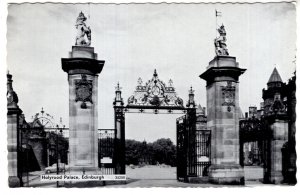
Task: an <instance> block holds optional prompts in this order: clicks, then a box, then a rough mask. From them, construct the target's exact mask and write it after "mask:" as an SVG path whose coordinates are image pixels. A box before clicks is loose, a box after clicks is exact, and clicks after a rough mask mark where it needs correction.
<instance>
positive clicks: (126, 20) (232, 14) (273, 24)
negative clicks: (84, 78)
mask: <svg viewBox="0 0 300 195" xmlns="http://www.w3.org/2000/svg"><path fill="white" fill-rule="evenodd" d="M215 9H217V10H219V11H221V12H222V17H220V18H218V25H221V24H222V23H223V24H224V25H225V28H226V31H227V47H228V50H229V54H230V55H231V56H235V57H236V58H237V61H238V62H239V64H240V67H241V68H246V69H247V71H246V72H245V73H244V74H243V75H242V76H241V77H240V107H241V109H242V111H243V112H246V111H247V109H248V107H249V106H250V105H256V106H259V104H260V102H262V89H263V88H266V83H267V81H268V79H269V77H270V74H271V73H272V70H273V69H274V67H276V68H277V69H278V71H279V73H280V75H281V78H282V80H283V81H284V82H286V81H287V80H288V79H289V78H290V77H291V76H292V75H293V72H294V71H295V64H294V63H293V61H294V60H295V54H296V53H295V52H296V11H295V6H294V4H292V3H268V4H120V5H116V4H90V5H88V4H53V3H52V4H49V3H45V4H11V5H10V6H9V7H8V17H7V69H8V70H9V72H10V73H11V74H12V75H13V80H14V83H13V87H14V90H15V91H16V92H17V94H18V97H19V106H20V108H21V109H22V110H23V112H24V114H25V117H26V120H27V122H30V121H31V120H32V118H31V117H32V116H33V115H34V114H35V113H37V112H39V111H40V110H41V108H42V107H43V108H44V110H45V111H46V112H47V113H49V114H51V115H53V116H54V117H55V119H56V122H58V121H59V117H62V119H63V123H64V124H66V126H67V127H68V126H69V125H68V123H69V120H68V116H69V114H68V113H69V108H68V101H69V98H68V96H69V94H68V82H67V74H66V73H65V72H63V70H62V69H61V58H66V57H68V52H69V51H71V48H72V46H73V45H74V44H75V34H76V29H75V21H76V18H77V16H78V14H79V12H80V11H83V12H84V13H85V15H86V16H88V21H87V25H89V26H90V27H91V30H92V45H91V46H92V47H94V48H95V52H96V53H98V59H99V60H105V65H104V68H103V70H102V72H101V73H100V75H99V80H98V90H99V92H98V123H99V124H98V128H101V129H104V128H113V127H114V115H113V105H112V103H113V99H114V95H115V93H114V90H115V86H116V84H117V82H120V85H121V87H122V96H123V98H124V100H125V103H127V99H128V97H129V96H131V95H132V94H133V92H134V89H135V87H136V85H137V79H138V78H139V77H141V78H142V79H143V81H147V80H149V79H151V78H152V75H153V71H154V69H156V70H157V73H158V77H159V78H160V79H161V80H163V81H164V82H165V83H167V81H168V80H169V79H172V80H173V82H174V86H175V88H176V91H177V95H178V96H179V97H181V98H182V99H183V100H184V102H186V101H187V98H188V90H189V88H190V86H193V89H194V90H195V99H196V102H197V103H198V104H199V103H200V104H201V105H202V106H206V89H205V86H206V83H205V81H204V80H202V79H200V78H199V75H200V74H202V73H203V72H204V71H205V70H206V67H207V65H208V62H209V61H210V60H212V59H213V58H214V56H215V52H214V43H213V40H214V38H215V37H216V18H215ZM179 116H180V115H148V114H147V115H142V114H126V138H127V139H137V140H144V139H145V140H146V141H150V142H151V141H154V140H156V139H158V138H161V137H169V138H171V140H172V141H173V142H175V138H176V137H175V136H176V123H175V121H176V118H177V117H179Z"/></svg>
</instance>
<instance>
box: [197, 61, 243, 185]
mask: <svg viewBox="0 0 300 195" xmlns="http://www.w3.org/2000/svg"><path fill="white" fill-rule="evenodd" d="M244 72H245V69H241V68H239V67H238V63H237V62H236V59H235V57H231V56H216V57H215V58H214V59H213V60H212V61H211V62H210V63H209V66H208V67H207V70H206V71H205V72H204V73H203V74H201V75H200V77H201V78H202V79H204V80H206V82H207V86H206V92H207V114H208V115H207V128H208V129H210V130H211V136H212V139H211V163H212V165H211V166H210V168H209V173H208V175H209V181H210V182H211V183H216V184H240V185H243V184H244V170H243V168H242V167H241V166H240V163H239V157H240V155H239V152H240V150H239V147H240V142H239V115H240V111H239V110H240V108H239V85H238V78H239V76H240V75H241V74H243V73H244Z"/></svg>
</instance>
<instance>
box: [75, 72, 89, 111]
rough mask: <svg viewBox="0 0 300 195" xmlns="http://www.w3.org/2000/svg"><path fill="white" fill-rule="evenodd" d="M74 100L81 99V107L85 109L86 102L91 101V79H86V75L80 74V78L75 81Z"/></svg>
mask: <svg viewBox="0 0 300 195" xmlns="http://www.w3.org/2000/svg"><path fill="white" fill-rule="evenodd" d="M75 86H76V87H75V94H76V98H75V101H76V102H78V101H82V103H81V108H82V109H86V108H87V105H86V102H91V103H93V101H92V92H93V81H89V80H87V79H86V75H84V74H82V75H81V79H80V80H77V81H75Z"/></svg>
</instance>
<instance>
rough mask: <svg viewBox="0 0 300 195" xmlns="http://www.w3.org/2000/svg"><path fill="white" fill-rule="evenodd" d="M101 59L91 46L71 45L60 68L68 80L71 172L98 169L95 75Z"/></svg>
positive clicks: (96, 89)
mask: <svg viewBox="0 0 300 195" xmlns="http://www.w3.org/2000/svg"><path fill="white" fill-rule="evenodd" d="M103 66H104V61H102V60H97V54H96V53H94V48H93V47H85V46H73V47H72V51H71V52H70V55H69V58H63V59H62V69H63V70H64V71H65V72H66V73H68V82H69V120H70V121H69V122H70V123H69V129H70V133H69V151H70V153H69V155H70V169H71V171H75V172H76V171H77V172H81V173H82V172H85V173H88V172H89V171H91V173H96V172H97V170H98V74H99V73H100V72H101V71H102V68H103Z"/></svg>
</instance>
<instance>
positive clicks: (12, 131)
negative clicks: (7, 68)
mask: <svg viewBox="0 0 300 195" xmlns="http://www.w3.org/2000/svg"><path fill="white" fill-rule="evenodd" d="M21 114H22V110H21V109H20V108H19V106H18V96H17V94H16V93H15V92H14V90H13V87H12V75H10V74H7V150H8V155H7V160H8V185H9V187H20V186H22V185H23V183H22V175H21V171H20V170H21V166H20V165H21V164H20V163H21V162H20V159H19V158H20V147H21V144H20V141H21V138H20V132H19V127H18V124H19V117H20V115H21Z"/></svg>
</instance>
